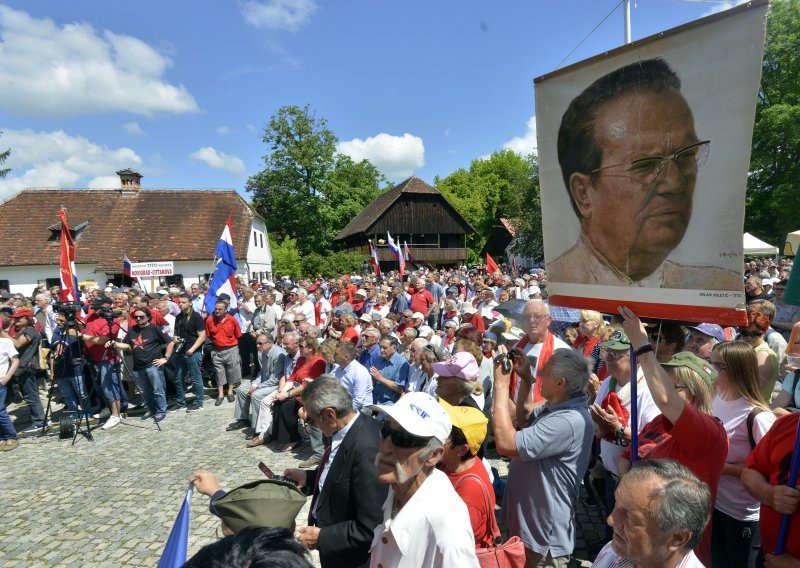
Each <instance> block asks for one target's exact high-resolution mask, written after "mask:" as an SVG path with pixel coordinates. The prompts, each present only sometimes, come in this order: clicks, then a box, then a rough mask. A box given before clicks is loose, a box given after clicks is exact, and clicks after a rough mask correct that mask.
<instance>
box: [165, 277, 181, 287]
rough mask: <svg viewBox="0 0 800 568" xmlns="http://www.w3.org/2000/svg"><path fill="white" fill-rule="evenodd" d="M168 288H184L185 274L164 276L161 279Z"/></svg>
mask: <svg viewBox="0 0 800 568" xmlns="http://www.w3.org/2000/svg"><path fill="white" fill-rule="evenodd" d="M161 280H163V281H164V284H165V285H167V286H175V287H177V288H183V274H173V275H172V276H164V277H162V278H161Z"/></svg>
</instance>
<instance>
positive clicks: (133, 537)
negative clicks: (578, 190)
mask: <svg viewBox="0 0 800 568" xmlns="http://www.w3.org/2000/svg"><path fill="white" fill-rule="evenodd" d="M9 411H10V412H11V414H12V418H13V419H14V420H15V423H16V425H17V428H18V429H21V427H23V426H26V425H27V423H28V411H27V407H25V406H24V405H22V406H19V405H12V406H10V407H9ZM232 415H233V404H231V403H228V402H227V401H225V402H224V403H223V405H222V406H220V407H215V406H214V404H213V399H211V400H208V399H207V400H206V403H205V407H204V409H203V410H202V411H201V412H199V413H194V414H187V413H185V412H183V411H179V412H174V413H170V414H168V416H167V418H166V420H164V421H163V422H162V423H161V426H162V431H161V432H159V431H158V430H157V429H156V426H155V425H154V423H153V422H152V421H146V422H143V421H141V420H139V419H138V418H137V417H134V416H130V417H129V418H128V419H127V420H125V421H124V422H123V423H122V424H120V425H119V426H117V427H116V428H114V429H112V430H109V431H103V430H99V429H98V430H96V431H94V432H93V434H94V439H95V441H94V442H89V441H87V440H86V439H84V438H83V437H81V436H79V437H78V440H77V441H76V443H75V445H74V446H73V445H71V442H70V440H59V438H58V433H57V431H56V430H51V431H50V433H49V435H47V436H46V437H43V438H40V437H36V436H26V437H24V438H22V439H21V443H20V446H19V448H18V449H16V450H14V451H11V452H3V453H0V479H2V490H1V491H0V495H1V496H2V506H1V507H0V566H2V567H3V568H23V567H36V568H39V567H62V566H63V567H71V568H72V567H75V568H77V567H81V568H82V567H86V566H92V567H101V568H103V567H116V566H139V567H144V566H155V565H156V563H157V562H158V559H159V557H160V554H161V550H162V549H163V546H164V543H165V541H166V538H167V536H168V534H169V531H170V528H171V527H172V523H173V522H174V520H175V516H176V515H177V513H178V509H179V507H180V504H181V501H182V499H183V495H184V492H185V490H186V487H187V479H188V477H189V475H190V474H191V473H192V472H193V471H196V470H198V469H209V470H211V471H213V472H215V473H216V474H217V476H218V477H219V479H220V482H221V484H222V487H223V488H232V487H236V486H237V485H240V484H242V483H245V482H247V481H252V480H254V479H258V478H259V477H260V476H261V473H260V472H259V470H258V469H257V464H258V462H259V461H262V460H263V461H264V463H266V464H267V465H268V466H270V468H271V469H273V471H276V472H281V471H283V469H284V468H287V467H297V464H298V462H299V461H301V460H304V459H306V458H307V457H308V456H309V455H310V449H309V447H308V446H307V445H306V446H303V447H302V449H300V450H299V451H298V452H288V453H285V454H281V453H275V452H273V451H271V449H269V448H267V447H263V446H262V447H258V448H253V449H247V448H245V441H244V437H243V434H242V432H241V431H235V432H226V431H225V427H226V426H227V425H228V424H229V423H230V422H232ZM495 457H496V456H495ZM491 461H492V463H493V464H494V465H495V467H497V468H498V469H499V470H500V471H501V473H502V474H503V475H505V471H506V470H507V464H506V463H505V462H503V461H502V460H499V459H493V460H491ZM306 509H307V508H304V509H303V511H301V512H300V515H299V516H298V524H301V523H303V522H304V519H306V518H307V514H308V513H307V510H306ZM600 511H601V510H600V509H585V508H583V507H582V508H581V509H580V510H579V511H578V513H577V517H578V521H579V529H580V530H579V533H578V547H577V549H576V557H578V558H583V559H587V558H589V551H588V550H587V548H589V547H590V546H591V545H593V544H594V545H596V544H598V543H599V542H601V541H602V535H603V526H604V519H603V515H602V513H601V512H600ZM191 515H192V516H191V530H190V535H189V554H190V555H191V554H193V553H194V552H196V551H197V550H198V549H199V548H200V547H202V546H203V545H204V544H207V543H209V542H211V541H213V540H214V539H215V538H216V537H215V530H216V528H217V527H218V525H219V521H218V519H217V518H216V517H214V516H213V515H211V514H210V513H209V512H208V499H207V498H206V497H205V496H204V495H200V494H197V493H195V494H194V497H193V500H192V511H191ZM598 537H599V538H598ZM314 560H315V562H316V557H315V559H314ZM589 564H590V563H588V562H583V563H580V564H577V563H576V564H575V565H585V566H588V565H589Z"/></svg>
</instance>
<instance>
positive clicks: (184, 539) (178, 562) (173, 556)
mask: <svg viewBox="0 0 800 568" xmlns="http://www.w3.org/2000/svg"><path fill="white" fill-rule="evenodd" d="M193 489H194V486H193V485H192V484H191V483H190V484H189V489H187V490H186V495H185V496H184V498H183V505H181V510H180V511H179V512H178V517H177V518H176V519H175V524H174V525H172V531H170V533H169V538H168V539H167V544H166V546H164V553H163V554H162V555H161V560H159V561H158V568H180V567H181V566H183V565H184V564H186V551H187V549H188V548H189V509H190V508H191V505H192V490H193Z"/></svg>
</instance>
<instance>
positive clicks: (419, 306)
mask: <svg viewBox="0 0 800 568" xmlns="http://www.w3.org/2000/svg"><path fill="white" fill-rule="evenodd" d="M408 293H409V295H410V296H411V305H410V308H411V311H412V312H419V313H421V314H423V315H424V316H425V317H426V318H427V317H428V314H429V313H430V311H431V309H432V308H433V305H434V304H435V303H436V302H435V301H434V299H433V296H432V295H431V293H430V292H428V291H427V290H426V289H425V278H419V279H417V280H414V281H412V282H411V283H410V284H409V286H408Z"/></svg>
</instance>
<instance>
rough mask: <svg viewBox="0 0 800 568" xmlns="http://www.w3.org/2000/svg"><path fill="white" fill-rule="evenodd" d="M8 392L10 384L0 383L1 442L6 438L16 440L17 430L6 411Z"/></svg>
mask: <svg viewBox="0 0 800 568" xmlns="http://www.w3.org/2000/svg"><path fill="white" fill-rule="evenodd" d="M7 394H8V386H7V385H4V384H2V383H0V442H4V441H5V440H16V439H17V431H16V430H15V429H14V423H13V422H12V421H11V417H10V416H9V415H8V412H7V411H6V395H7Z"/></svg>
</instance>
